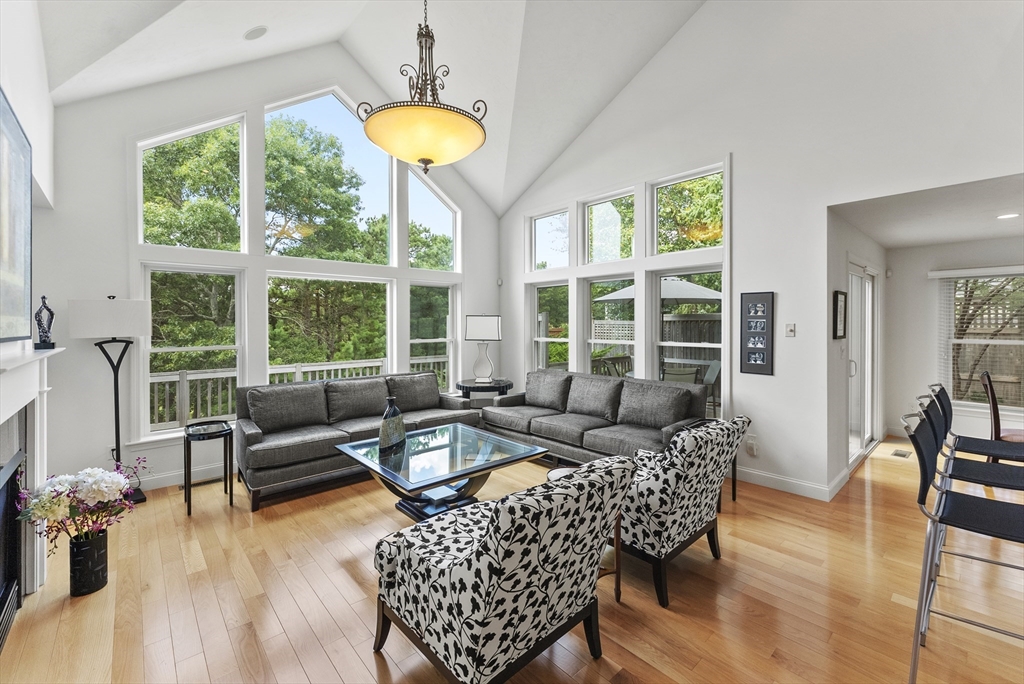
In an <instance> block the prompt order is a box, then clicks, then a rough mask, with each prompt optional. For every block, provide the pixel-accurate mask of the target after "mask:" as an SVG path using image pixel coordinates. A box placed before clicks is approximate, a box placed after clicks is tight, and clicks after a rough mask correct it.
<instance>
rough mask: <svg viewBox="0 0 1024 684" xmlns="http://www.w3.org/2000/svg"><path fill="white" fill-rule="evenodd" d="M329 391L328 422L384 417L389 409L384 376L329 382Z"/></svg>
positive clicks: (386, 384) (327, 384)
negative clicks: (364, 417)
mask: <svg viewBox="0 0 1024 684" xmlns="http://www.w3.org/2000/svg"><path fill="white" fill-rule="evenodd" d="M324 388H325V389H326V390H327V422H329V423H337V422H338V421H342V420H348V419H349V418H362V417H363V416H383V415H384V409H386V408H387V407H388V381H387V380H385V379H384V377H383V376H380V375H378V376H375V377H372V378H349V379H345V380H329V381H327V382H325V383H324Z"/></svg>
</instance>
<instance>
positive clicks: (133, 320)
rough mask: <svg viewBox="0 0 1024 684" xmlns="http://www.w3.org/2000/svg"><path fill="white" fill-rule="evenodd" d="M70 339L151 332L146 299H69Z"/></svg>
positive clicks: (137, 334)
mask: <svg viewBox="0 0 1024 684" xmlns="http://www.w3.org/2000/svg"><path fill="white" fill-rule="evenodd" d="M68 321H69V327H70V329H71V337H73V338H78V339H85V338H93V339H94V338H101V337H144V336H146V335H149V334H150V333H151V332H152V325H153V324H152V320H151V317H150V302H149V300H148V299H72V300H70V301H68Z"/></svg>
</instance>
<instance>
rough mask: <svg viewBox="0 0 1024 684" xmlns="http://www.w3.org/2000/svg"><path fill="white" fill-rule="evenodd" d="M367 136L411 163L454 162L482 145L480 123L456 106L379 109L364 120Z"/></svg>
mask: <svg viewBox="0 0 1024 684" xmlns="http://www.w3.org/2000/svg"><path fill="white" fill-rule="evenodd" d="M364 128H365V130H366V137H368V138H369V139H370V140H372V141H373V143H374V144H375V145H377V147H379V148H381V149H382V150H384V151H385V152H387V153H388V154H390V155H392V156H394V157H398V158H399V159H401V160H402V161H404V162H409V163H410V164H424V163H428V164H430V165H431V166H441V165H443V164H451V163H452V162H457V161H459V160H460V159H462V158H463V157H466V156H468V155H469V154H471V153H472V152H474V151H476V150H477V149H478V148H479V147H480V146H481V145H483V144H484V139H485V138H486V134H485V133H484V127H483V124H481V123H480V121H479V120H478V119H477V118H476V117H474V116H473V115H471V114H469V113H468V112H464V111H463V110H461V109H458V108H456V107H449V106H447V105H441V104H434V103H429V102H400V103H396V104H390V105H386V106H384V107H378V108H377V109H376V110H375V111H373V112H371V114H370V115H369V116H368V117H367V119H366V123H365V126H364Z"/></svg>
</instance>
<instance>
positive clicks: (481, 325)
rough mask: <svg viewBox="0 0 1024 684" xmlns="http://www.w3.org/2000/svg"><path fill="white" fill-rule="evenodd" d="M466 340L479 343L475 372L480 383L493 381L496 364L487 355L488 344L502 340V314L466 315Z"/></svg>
mask: <svg viewBox="0 0 1024 684" xmlns="http://www.w3.org/2000/svg"><path fill="white" fill-rule="evenodd" d="M466 341H467V342H476V343H477V357H476V363H474V364H473V373H475V374H476V381H477V382H478V383H486V382H490V381H491V374H492V373H493V372H494V366H493V365H492V364H491V359H490V357H489V356H487V345H488V344H489V343H491V342H500V341H501V316H497V315H491V314H484V315H469V316H466Z"/></svg>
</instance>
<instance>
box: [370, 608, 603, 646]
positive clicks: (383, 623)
mask: <svg viewBox="0 0 1024 684" xmlns="http://www.w3.org/2000/svg"><path fill="white" fill-rule="evenodd" d="M390 631H391V618H389V617H388V616H387V615H385V614H384V601H383V599H381V598H380V597H379V596H378V597H377V633H376V634H375V635H374V637H373V652H374V653H376V652H377V651H379V650H380V649H382V648H384V642H385V641H387V640H388V632H390ZM587 638H588V639H589V638H590V637H589V635H588V636H587Z"/></svg>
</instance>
